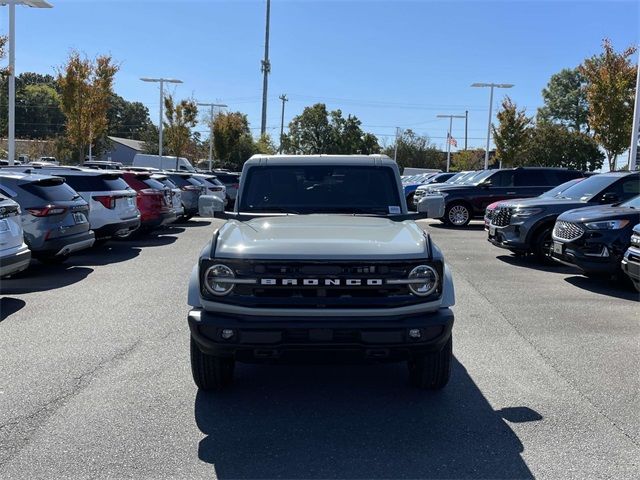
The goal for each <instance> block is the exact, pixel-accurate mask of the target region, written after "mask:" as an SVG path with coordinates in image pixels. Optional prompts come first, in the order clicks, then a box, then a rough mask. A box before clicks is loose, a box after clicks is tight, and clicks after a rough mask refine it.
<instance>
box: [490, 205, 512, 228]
mask: <svg viewBox="0 0 640 480" xmlns="http://www.w3.org/2000/svg"><path fill="white" fill-rule="evenodd" d="M509 222H511V208H510V207H500V208H496V210H495V211H494V212H493V218H492V219H491V224H492V225H495V226H496V227H506V226H507V225H509Z"/></svg>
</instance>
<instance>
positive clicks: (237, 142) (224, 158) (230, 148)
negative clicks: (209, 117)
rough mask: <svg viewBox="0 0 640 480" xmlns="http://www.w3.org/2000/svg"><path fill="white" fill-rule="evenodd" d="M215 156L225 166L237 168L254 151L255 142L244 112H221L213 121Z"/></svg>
mask: <svg viewBox="0 0 640 480" xmlns="http://www.w3.org/2000/svg"><path fill="white" fill-rule="evenodd" d="M213 148H214V150H215V156H216V158H217V159H219V160H220V162H221V164H222V165H223V166H225V167H229V168H233V169H234V170H239V169H240V168H242V165H243V164H244V162H245V161H246V160H247V159H249V157H250V156H251V155H253V154H254V153H255V144H254V141H253V138H252V137H251V130H249V121H248V120H247V116H246V115H245V114H244V113H240V112H222V113H219V114H218V115H216V117H215V119H214V121H213Z"/></svg>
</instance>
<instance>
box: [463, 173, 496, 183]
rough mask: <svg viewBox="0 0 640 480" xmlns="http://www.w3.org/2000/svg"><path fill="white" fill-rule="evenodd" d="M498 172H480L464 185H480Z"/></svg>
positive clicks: (468, 179)
mask: <svg viewBox="0 0 640 480" xmlns="http://www.w3.org/2000/svg"><path fill="white" fill-rule="evenodd" d="M497 171H498V170H481V171H480V172H476V173H475V175H473V176H472V177H469V178H467V179H466V180H465V181H464V183H466V184H468V185H479V184H480V183H481V182H483V181H484V180H486V179H487V178H489V177H490V176H491V175H493V174H494V173H496V172H497Z"/></svg>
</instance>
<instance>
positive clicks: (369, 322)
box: [188, 308, 454, 363]
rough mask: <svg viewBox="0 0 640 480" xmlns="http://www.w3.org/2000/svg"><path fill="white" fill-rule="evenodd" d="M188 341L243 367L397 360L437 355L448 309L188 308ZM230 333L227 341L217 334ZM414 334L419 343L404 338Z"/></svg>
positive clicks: (445, 335) (446, 332)
mask: <svg viewBox="0 0 640 480" xmlns="http://www.w3.org/2000/svg"><path fill="white" fill-rule="evenodd" d="M188 321H189V328H190V330H191V336H192V337H193V339H194V340H195V342H196V343H197V345H198V347H199V348H200V350H202V351H203V352H204V353H206V354H209V355H216V356H222V357H233V358H235V359H236V360H238V361H241V362H245V363H294V362H295V363H297V362H305V361H317V362H321V363H361V362H372V361H376V362H384V361H402V360H407V359H408V358H411V357H413V356H418V355H421V354H425V353H428V352H433V351H438V350H440V349H441V348H442V347H443V346H444V344H445V343H446V342H447V340H448V339H449V338H450V337H451V329H452V327H453V321H454V315H453V312H452V311H451V310H450V309H448V308H441V309H439V310H437V311H435V312H430V313H423V314H418V315H415V314H414V315H405V316H389V317H384V318H380V317H377V318H373V319H372V318H370V317H331V316H327V317H271V316H239V315H230V314H220V313H212V312H207V311H204V310H201V309H193V310H191V312H189V317H188ZM225 329H229V330H233V332H234V333H233V336H232V337H231V338H229V339H226V340H225V339H223V338H222V330H225ZM412 329H419V330H420V333H421V338H419V339H413V338H410V337H409V330H412Z"/></svg>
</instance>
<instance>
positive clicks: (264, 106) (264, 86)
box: [260, 0, 271, 135]
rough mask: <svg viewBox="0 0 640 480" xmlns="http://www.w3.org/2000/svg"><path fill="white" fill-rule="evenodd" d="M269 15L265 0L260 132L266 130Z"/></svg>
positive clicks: (268, 1) (269, 7) (269, 10)
mask: <svg viewBox="0 0 640 480" xmlns="http://www.w3.org/2000/svg"><path fill="white" fill-rule="evenodd" d="M270 15H271V0H267V25H266V28H265V35H264V60H262V74H263V80H262V123H261V124H260V134H261V135H264V134H265V133H266V131H267V89H268V83H269V73H271V63H270V62H269V19H270Z"/></svg>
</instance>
